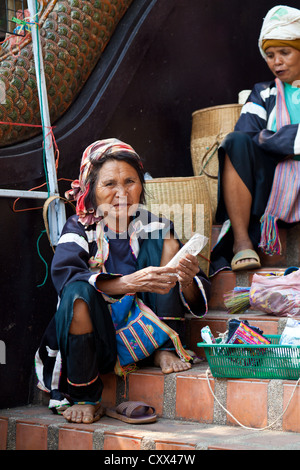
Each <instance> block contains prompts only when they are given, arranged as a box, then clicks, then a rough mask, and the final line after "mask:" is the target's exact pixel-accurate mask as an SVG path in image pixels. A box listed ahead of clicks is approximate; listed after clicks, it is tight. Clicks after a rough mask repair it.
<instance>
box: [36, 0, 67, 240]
mask: <svg viewBox="0 0 300 470" xmlns="http://www.w3.org/2000/svg"><path fill="white" fill-rule="evenodd" d="M36 3H37V2H36V0H28V9H29V12H30V17H31V22H32V23H33V24H32V25H31V36H32V47H33V55H34V65H35V73H36V81H37V88H38V94H39V103H40V112H41V119H42V125H43V134H44V146H45V156H46V167H47V173H48V183H49V196H53V195H58V184H57V177H56V168H55V158H54V149H53V142H52V137H51V133H50V130H51V123H50V115H49V105H48V95H47V88H46V79H45V71H44V61H43V55H42V46H41V39H40V34H39V28H38V25H37V23H38V17H37V9H36ZM48 219H49V230H50V238H51V242H52V244H53V245H54V246H56V245H57V243H58V239H59V237H60V234H61V231H62V228H63V226H64V224H65V221H66V212H65V205H64V204H63V202H62V201H60V200H59V199H56V200H55V201H53V202H52V203H51V204H50V205H49V214H48Z"/></svg>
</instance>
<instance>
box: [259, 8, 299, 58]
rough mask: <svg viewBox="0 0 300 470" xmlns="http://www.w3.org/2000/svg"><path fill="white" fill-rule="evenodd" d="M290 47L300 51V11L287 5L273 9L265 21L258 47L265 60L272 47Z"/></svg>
mask: <svg viewBox="0 0 300 470" xmlns="http://www.w3.org/2000/svg"><path fill="white" fill-rule="evenodd" d="M283 45H284V46H290V47H294V48H296V49H298V50H300V10H298V9H297V8H292V7H288V6H285V5H277V6H276V7H273V8H272V9H271V10H270V11H269V12H268V13H267V16H266V17H265V19H264V22H263V25H262V29H261V32H260V36H259V40H258V47H259V50H260V52H261V54H262V56H263V58H264V59H266V53H265V51H266V49H267V48H268V47H271V46H274V47H276V46H280V47H282V46H283Z"/></svg>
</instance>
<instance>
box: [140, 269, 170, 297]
mask: <svg viewBox="0 0 300 470" xmlns="http://www.w3.org/2000/svg"><path fill="white" fill-rule="evenodd" d="M176 282H177V276H176V269H175V268H166V267H154V266H150V267H148V268H144V269H141V270H140V271H137V272H136V273H135V280H134V286H135V288H136V290H137V291H141V292H142V291H143V292H145V291H147V292H155V293H158V294H165V293H167V292H169V291H170V289H172V288H173V287H174V286H175V284H176Z"/></svg>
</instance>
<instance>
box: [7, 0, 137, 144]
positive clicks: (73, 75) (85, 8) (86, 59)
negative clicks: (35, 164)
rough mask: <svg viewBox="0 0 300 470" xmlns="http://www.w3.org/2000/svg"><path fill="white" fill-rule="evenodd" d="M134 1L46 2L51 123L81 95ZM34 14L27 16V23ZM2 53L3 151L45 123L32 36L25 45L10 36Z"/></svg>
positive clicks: (42, 16)
mask: <svg viewBox="0 0 300 470" xmlns="http://www.w3.org/2000/svg"><path fill="white" fill-rule="evenodd" d="M132 1H133V0H90V1H88V0H42V1H40V11H39V13H38V24H39V30H40V37H41V45H42V51H43V60H44V69H45V76H46V85H47V93H48V101H49V112H50V120H51V123H55V121H57V120H58V119H59V118H60V117H61V116H62V115H63V114H64V113H65V111H66V110H67V109H68V108H69V107H70V106H71V104H72V102H73V101H74V99H75V98H76V96H77V95H78V94H79V93H80V90H81V89H82V87H83V85H84V84H85V82H86V80H87V79H88V77H89V75H90V74H91V72H92V70H93V68H94V66H95V65H96V63H97V62H98V60H99V58H100V56H101V54H102V52H103V50H104V49H105V47H106V45H107V44H108V42H109V40H110V38H111V36H112V34H113V32H114V30H115V28H116V26H117V24H118V23H119V21H120V19H121V18H122V16H123V15H124V14H125V12H126V11H127V9H128V8H129V6H130V4H131V3H132ZM28 15H29V12H28V11H25V20H26V16H28ZM26 29H27V28H26V27H25V25H24V30H25V31H26ZM0 54H1V55H0V90H1V89H2V95H1V94H0V98H1V99H0V147H6V146H9V145H12V144H15V143H17V142H22V141H24V140H27V139H29V138H32V137H34V136H35V135H37V134H38V133H39V132H40V129H39V128H38V127H29V126H28V125H30V126H32V125H36V126H39V125H40V124H41V117H40V110H39V99H38V91H37V82H36V74H35V67H34V57H33V51H32V41H31V33H30V31H26V34H25V36H24V37H22V38H21V40H20V38H19V40H16V36H14V35H9V36H8V37H7V38H6V40H5V42H4V43H3V45H2V49H1V53H0ZM7 123H12V124H7ZM15 124H24V125H22V126H20V125H15Z"/></svg>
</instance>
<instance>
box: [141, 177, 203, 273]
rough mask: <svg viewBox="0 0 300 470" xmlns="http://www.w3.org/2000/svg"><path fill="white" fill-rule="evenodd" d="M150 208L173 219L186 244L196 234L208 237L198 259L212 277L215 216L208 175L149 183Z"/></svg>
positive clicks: (153, 211) (151, 210)
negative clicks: (210, 267)
mask: <svg viewBox="0 0 300 470" xmlns="http://www.w3.org/2000/svg"><path fill="white" fill-rule="evenodd" d="M146 206H147V209H148V210H149V211H150V212H152V213H153V214H155V215H157V216H164V217H166V218H168V219H169V220H172V222H173V223H174V226H175V231H176V233H177V235H178V237H179V238H180V240H181V241H182V243H186V242H187V241H188V240H189V239H190V238H191V236H192V235H193V234H194V233H195V232H199V233H201V234H202V235H205V236H206V237H208V239H209V241H208V243H207V245H206V246H205V247H204V248H203V250H202V252H201V255H200V256H198V260H199V265H200V267H201V269H202V270H203V271H204V272H205V274H208V272H209V259H210V251H211V242H210V240H211V226H212V217H211V205H210V197H209V191H208V188H207V184H206V179H205V178H204V176H190V177H177V178H155V179H152V180H149V181H146Z"/></svg>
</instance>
